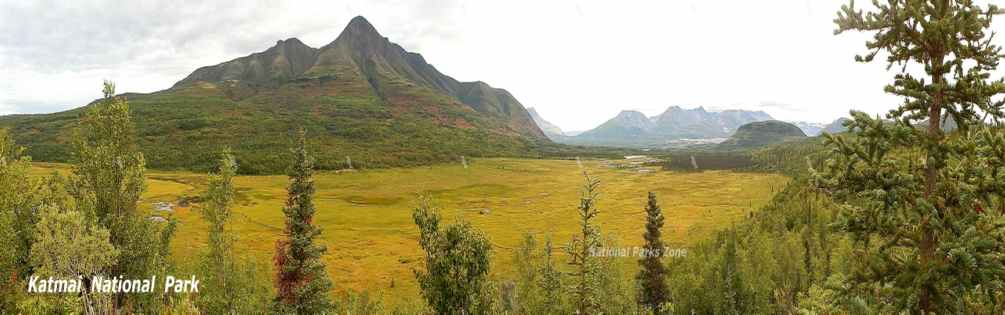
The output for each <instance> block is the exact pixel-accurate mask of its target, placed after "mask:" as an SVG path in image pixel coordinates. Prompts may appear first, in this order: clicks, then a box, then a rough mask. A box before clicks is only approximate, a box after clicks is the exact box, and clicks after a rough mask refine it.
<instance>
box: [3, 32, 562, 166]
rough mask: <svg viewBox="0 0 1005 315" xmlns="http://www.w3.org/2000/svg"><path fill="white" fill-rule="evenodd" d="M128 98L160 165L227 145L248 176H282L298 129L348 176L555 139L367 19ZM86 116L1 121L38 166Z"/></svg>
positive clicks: (204, 159)
mask: <svg viewBox="0 0 1005 315" xmlns="http://www.w3.org/2000/svg"><path fill="white" fill-rule="evenodd" d="M97 86H98V85H97V84H96V86H95V88H96V89H97V88H98V87H97ZM121 96H123V97H125V98H127V99H128V101H129V103H130V109H131V115H132V117H133V121H134V122H135V124H136V128H137V133H138V134H139V141H140V146H141V148H142V150H143V151H144V155H145V157H146V160H147V163H148V165H149V166H151V167H154V168H164V169H196V170H205V169H209V168H210V167H211V166H212V164H213V161H214V160H215V159H216V156H217V154H218V152H219V151H220V150H222V149H223V148H224V147H231V148H233V150H234V151H235V153H236V155H237V159H238V163H239V165H240V166H241V169H240V171H241V172H244V173H278V172H282V171H283V170H284V168H285V158H284V157H285V155H286V154H287V149H286V148H287V147H288V146H289V145H290V144H289V143H288V142H289V141H288V140H287V139H289V138H290V135H291V131H293V130H295V129H297V128H301V127H302V128H304V129H306V130H307V132H308V135H309V137H310V138H311V142H312V143H311V145H312V147H313V149H314V150H315V152H316V155H317V159H318V166H319V167H321V168H340V167H342V166H343V165H342V162H341V161H345V160H346V157H347V156H348V157H350V158H351V159H352V161H353V165H355V166H357V167H383V166H405V165H416V164H425V163H431V162H443V161H455V160H457V159H458V156H461V155H467V156H521V155H536V154H537V148H539V147H540V146H541V145H549V144H550V143H551V142H550V141H549V140H548V139H547V138H546V137H545V135H544V133H543V132H542V131H541V129H540V128H538V126H537V124H535V123H534V121H533V119H532V117H531V115H530V114H529V113H528V112H527V110H526V109H525V108H524V106H523V105H522V104H521V103H520V102H519V101H518V100H517V99H516V98H515V97H514V96H513V95H512V94H510V93H509V92H507V91H506V90H503V89H499V88H495V87H492V86H490V85H488V84H486V83H484V82H480V81H475V82H460V81H457V80H455V79H453V78H451V77H450V76H447V75H445V74H442V73H440V72H439V71H438V70H436V68H435V67H433V66H432V65H431V64H429V63H428V62H426V60H425V59H424V58H423V57H422V56H421V55H419V54H417V53H413V52H408V51H406V50H405V49H403V48H402V47H401V46H399V45H397V44H395V43H393V42H391V41H389V40H388V39H387V38H385V37H383V36H381V35H380V33H379V32H377V30H376V29H375V28H374V27H373V25H371V24H370V23H369V22H368V21H367V20H366V19H364V18H363V17H356V18H353V19H352V20H351V21H350V22H349V23H348V25H347V26H346V27H345V29H344V30H343V31H342V33H341V34H339V36H338V37H337V38H336V39H335V40H334V41H332V42H331V43H329V44H327V45H325V46H323V47H320V48H312V47H310V46H307V45H306V44H304V43H303V42H301V41H300V40H297V39H296V38H290V39H286V40H280V41H278V42H276V44H275V45H274V46H272V47H271V48H268V49H266V50H264V51H261V52H258V53H253V54H250V55H248V56H245V57H240V58H237V59H233V60H230V61H227V62H223V63H220V64H217V65H213V66H206V67H201V68H198V69H196V70H195V71H193V72H192V73H191V74H190V75H188V76H187V77H185V78H183V79H181V80H180V81H178V82H177V83H176V84H174V85H173V86H172V87H170V88H168V89H166V90H163V91H158V92H154V93H149V94H123V95H121ZM87 106H90V105H87ZM85 108H86V106H85V107H81V108H77V109H73V110H69V111H65V112H60V113H52V114H40V115H13V116H4V117H0V127H3V128H10V129H13V131H12V134H14V135H15V136H16V140H17V141H18V142H19V143H21V144H24V145H25V146H27V147H28V149H29V153H30V154H31V155H32V156H33V157H34V158H35V159H36V160H42V161H67V160H68V159H69V152H70V146H69V141H70V137H69V135H71V134H72V132H71V131H72V128H73V126H74V124H75V123H76V121H77V118H78V116H79V115H80V114H81V113H82V112H83V110H84V109H85Z"/></svg>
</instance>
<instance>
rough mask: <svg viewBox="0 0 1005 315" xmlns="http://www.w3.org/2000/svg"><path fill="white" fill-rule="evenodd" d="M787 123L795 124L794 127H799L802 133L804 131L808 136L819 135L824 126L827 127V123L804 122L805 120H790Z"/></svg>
mask: <svg viewBox="0 0 1005 315" xmlns="http://www.w3.org/2000/svg"><path fill="white" fill-rule="evenodd" d="M789 123H791V124H793V125H796V127H799V129H800V130H802V131H803V133H805V134H806V135H807V136H810V137H815V136H818V135H820V133H821V132H823V130H824V128H826V127H827V124H822V123H813V122H805V121H790V122H789Z"/></svg>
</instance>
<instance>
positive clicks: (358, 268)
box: [34, 159, 788, 300]
mask: <svg viewBox="0 0 1005 315" xmlns="http://www.w3.org/2000/svg"><path fill="white" fill-rule="evenodd" d="M583 166H584V168H585V170H587V171H589V173H590V174H591V175H592V176H595V177H597V178H599V179H600V180H601V193H602V195H601V197H600V200H599V208H600V215H599V217H598V220H597V221H598V222H599V223H600V225H601V229H602V232H603V233H604V234H605V235H613V236H615V237H616V238H618V239H619V240H620V245H621V246H628V247H630V246H638V245H641V243H642V237H641V235H642V231H643V227H644V221H645V217H644V211H643V209H644V205H645V203H646V193H647V192H648V191H655V192H656V193H657V195H658V197H659V199H660V202H661V204H662V206H663V213H664V215H665V216H666V218H667V219H666V226H665V227H664V235H665V236H664V238H665V240H666V241H668V243H669V244H670V245H671V246H674V247H686V246H687V245H688V244H689V243H691V242H693V241H695V240H698V239H701V238H703V237H706V236H708V235H709V234H710V233H712V232H713V231H716V230H718V229H721V228H724V227H728V226H729V225H730V224H732V223H734V222H737V221H738V220H742V219H743V218H745V217H747V216H748V215H749V214H750V212H751V211H753V210H754V209H757V208H759V207H760V206H762V205H764V204H765V203H766V202H767V201H768V200H769V199H770V197H771V196H772V195H773V193H774V192H775V191H776V190H778V189H780V188H781V187H783V185H784V184H785V182H786V181H787V180H788V179H787V178H785V177H783V176H781V175H776V174H762V173H740V172H731V171H709V172H701V173H673V172H663V171H658V172H653V173H648V174H646V173H639V172H638V171H636V170H621V169H611V168H606V167H604V166H603V165H602V163H601V162H599V161H584V162H583ZM53 170H61V171H66V170H67V168H66V167H65V166H61V165H53V164H42V163H39V164H37V165H36V168H35V169H34V172H35V173H37V174H40V175H41V174H47V173H51V172H52V171H53ZM582 172H583V169H580V168H579V166H578V165H577V163H576V162H575V161H559V160H519V159H478V160H474V161H471V164H470V167H469V168H464V167H462V166H461V165H459V164H458V165H438V166H432V167H419V168H405V169H385V170H367V171H360V172H344V173H335V172H321V173H318V174H317V175H316V177H315V183H316V191H317V194H316V195H315V203H316V205H317V208H318V213H317V215H316V218H315V220H314V222H315V223H316V224H318V225H319V226H320V227H321V228H322V229H323V233H322V234H321V239H322V241H323V242H324V243H325V244H326V245H327V246H328V253H327V255H325V257H324V260H325V263H326V264H327V266H328V272H329V274H330V276H331V277H332V279H333V280H334V283H335V287H336V290H337V291H343V290H346V289H354V290H370V291H372V292H379V293H383V294H384V297H385V298H387V299H390V300H396V299H398V298H399V297H409V298H414V297H418V288H417V286H416V283H415V280H414V276H413V273H412V270H413V269H415V268H420V267H421V263H422V254H421V252H420V249H419V246H418V241H417V237H418V231H417V229H416V228H415V225H414V224H413V222H412V217H411V213H412V208H413V206H414V205H415V204H416V199H417V197H418V196H420V195H428V196H430V197H431V198H432V200H433V201H434V204H435V205H436V206H437V207H438V208H439V209H440V213H441V214H442V216H443V217H444V219H445V220H446V221H448V222H454V221H456V220H467V221H468V222H471V223H472V224H473V225H474V226H475V227H477V228H478V229H479V230H481V231H483V232H484V233H485V234H486V235H488V238H489V239H490V240H491V242H492V244H493V245H494V252H493V258H492V262H493V265H492V266H493V272H492V275H493V277H495V278H497V279H501V278H506V277H507V275H508V274H509V273H510V271H511V269H512V249H513V248H515V247H517V245H518V244H519V242H520V240H521V238H522V235H523V234H524V233H534V234H536V235H539V236H542V237H543V236H545V235H551V237H552V239H553V240H554V241H555V243H556V244H560V245H561V244H565V243H567V242H568V241H569V239H570V238H571V236H572V235H573V233H575V232H576V231H577V228H578V227H577V220H576V206H577V205H578V197H579V192H580V189H581V186H582V184H583V182H584V180H583V176H582ZM148 178H149V181H148V187H147V192H146V194H145V195H144V200H143V207H144V209H152V208H153V207H152V203H153V202H156V201H168V202H172V203H175V204H176V205H177V200H178V198H179V197H181V196H195V195H198V194H201V192H202V191H203V190H204V188H205V181H206V178H205V176H204V174H193V173H186V172H160V171H152V170H151V171H148ZM286 185H287V178H286V177H285V176H240V177H237V178H236V186H237V188H238V205H236V207H235V209H234V213H235V215H234V217H233V219H232V222H231V227H232V229H233V231H234V232H235V235H237V237H238V238H239V239H238V244H237V251H238V252H239V253H243V254H247V255H253V256H254V257H258V258H259V259H263V260H267V259H271V255H272V253H273V250H274V247H275V242H276V240H277V239H278V238H279V237H280V236H281V233H282V227H283V215H282V211H281V209H282V206H283V203H284V202H285V198H286ZM483 213H484V214H483ZM170 216H172V217H174V218H176V219H178V221H179V228H178V231H177V234H176V237H175V239H174V241H173V244H172V247H173V252H174V255H175V258H176V259H177V261H178V262H179V264H181V265H186V264H190V263H191V262H192V261H193V260H194V258H196V257H197V255H198V253H200V252H201V251H202V248H203V246H204V244H205V241H206V225H205V222H204V221H203V220H202V218H201V217H200V215H199V213H198V209H197V208H179V207H176V208H175V211H174V213H172V214H170ZM560 259H564V257H561V258H560ZM619 259H625V260H626V262H624V263H623V265H625V266H627V267H626V268H634V264H633V263H631V262H632V261H633V259H634V258H619ZM267 261H268V260H267ZM392 279H393V280H392ZM392 283H393V285H394V286H393V287H392Z"/></svg>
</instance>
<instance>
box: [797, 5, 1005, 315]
mask: <svg viewBox="0 0 1005 315" xmlns="http://www.w3.org/2000/svg"><path fill="white" fill-rule="evenodd" d="M874 4H875V6H876V7H875V8H874V9H873V10H872V11H870V12H866V13H864V12H863V11H861V10H857V9H856V8H855V5H854V2H852V3H851V4H849V5H846V6H843V7H842V10H841V11H840V12H839V13H838V16H837V19H836V20H835V22H836V23H837V27H838V28H837V30H836V32H835V33H838V34H839V33H843V32H846V31H863V32H869V33H871V34H872V35H873V37H872V39H871V40H869V41H868V42H867V43H866V48H867V49H868V50H869V53H868V54H866V55H864V56H856V60H857V61H859V62H871V61H872V60H873V59H874V58H875V57H876V56H877V54H879V53H881V52H883V53H885V54H886V64H887V66H888V68H892V67H893V66H897V67H896V69H898V70H899V72H898V73H897V74H896V75H895V76H894V79H893V83H892V84H890V85H887V86H886V87H885V91H886V92H887V93H891V94H893V95H896V96H899V97H901V98H902V99H903V100H904V102H903V103H902V104H901V105H899V106H898V107H897V108H896V109H893V110H891V111H890V112H889V113H888V114H887V115H886V120H883V119H879V117H876V118H871V117H869V116H868V115H866V114H864V113H860V112H853V113H852V116H853V118H854V120H853V121H850V122H847V123H846V126H847V127H848V129H849V131H850V133H851V135H848V136H835V135H827V144H828V145H829V146H830V147H831V148H832V152H831V153H832V154H831V155H832V158H831V159H830V160H829V161H828V162H827V163H826V164H825V165H824V166H822V167H821V169H820V170H819V171H816V175H815V179H816V183H817V185H818V186H819V187H821V188H824V189H826V190H827V191H829V192H830V193H831V194H833V196H834V197H835V198H836V199H837V200H839V201H841V202H843V204H844V205H843V209H844V210H843V211H842V213H841V218H840V219H839V223H840V226H841V227H842V228H843V229H844V230H845V231H847V232H850V234H851V235H852V236H853V237H854V239H855V241H856V255H858V256H860V257H862V259H861V260H857V261H856V262H857V263H858V266H857V268H856V272H855V274H853V276H852V277H851V280H852V282H853V283H854V284H856V287H857V288H859V289H860V290H861V291H860V292H861V296H863V297H870V296H876V294H877V293H882V295H883V299H885V300H891V301H893V302H895V303H894V304H893V309H892V310H891V311H892V312H900V311H906V310H912V311H919V312H920V313H926V314H927V313H933V312H935V313H957V312H966V311H965V310H964V309H961V307H964V306H965V305H966V303H965V302H964V296H967V295H970V294H978V295H983V296H985V297H993V296H995V295H996V294H999V293H998V292H1002V290H1003V289H1005V288H1003V280H1005V266H1003V264H1002V259H1001V253H1002V252H1003V251H1005V246H1003V244H1005V242H1003V240H1005V231H1003V224H1002V221H1001V220H1002V218H1001V215H1000V214H999V213H994V212H992V211H989V210H994V209H999V210H1005V203H1003V198H1005V186H1003V185H1002V184H1001V183H1003V182H1005V145H1003V144H1005V140H1003V135H1002V132H1001V130H993V129H992V128H989V127H988V125H987V124H988V123H993V124H996V125H1000V123H1001V121H1002V118H1003V112H1002V108H1003V103H1002V101H1001V100H1000V99H997V96H1000V94H1002V93H1003V92H1005V83H1003V81H1002V80H996V81H990V80H989V77H990V73H991V72H992V71H993V70H994V69H995V68H996V67H997V66H998V62H999V60H1000V58H1001V57H1002V55H1001V53H1000V48H999V47H998V46H997V45H995V44H993V43H992V37H993V36H992V33H991V32H989V27H990V25H991V21H992V17H994V15H996V14H999V13H1001V10H999V9H998V8H997V7H996V6H994V5H989V6H986V7H983V6H981V5H978V4H974V3H973V2H972V1H969V0H938V1H935V0H927V1H924V0H890V1H884V2H878V1H877V2H874ZM949 121H951V122H955V124H956V125H957V126H958V130H957V131H956V132H954V134H952V135H950V136H946V135H945V134H944V131H943V129H942V126H943V122H949ZM918 125H921V127H917V126H918ZM995 212H998V211H995Z"/></svg>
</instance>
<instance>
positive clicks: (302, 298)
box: [273, 129, 333, 314]
mask: <svg viewBox="0 0 1005 315" xmlns="http://www.w3.org/2000/svg"><path fill="white" fill-rule="evenodd" d="M313 174H314V162H313V160H312V158H311V156H310V155H309V154H308V152H307V137H306V134H305V132H304V130H302V129H301V130H300V131H299V134H298V138H297V147H296V148H295V149H294V150H293V161H292V165H291V166H290V170H289V177H290V186H289V188H288V189H287V192H288V197H287V199H286V207H284V208H283V214H284V215H286V229H285V232H284V239H282V240H280V241H278V242H277V243H276V255H275V259H274V263H275V265H276V281H275V284H276V293H277V296H276V298H275V301H274V304H273V307H274V308H273V310H274V311H275V312H277V313H281V314H291V313H292V314H321V313H325V312H328V311H330V310H331V309H332V307H333V305H332V302H331V298H330V297H329V296H328V292H329V291H330V290H331V287H332V283H331V280H330V279H328V274H327V272H326V271H325V266H324V264H323V263H322V262H321V256H322V255H324V253H325V251H326V248H325V247H324V245H320V244H316V243H315V239H316V238H317V237H318V235H320V234H321V230H320V229H319V228H318V227H316V226H314V224H313V221H314V214H315V209H314V200H313V198H314V179H313Z"/></svg>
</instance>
